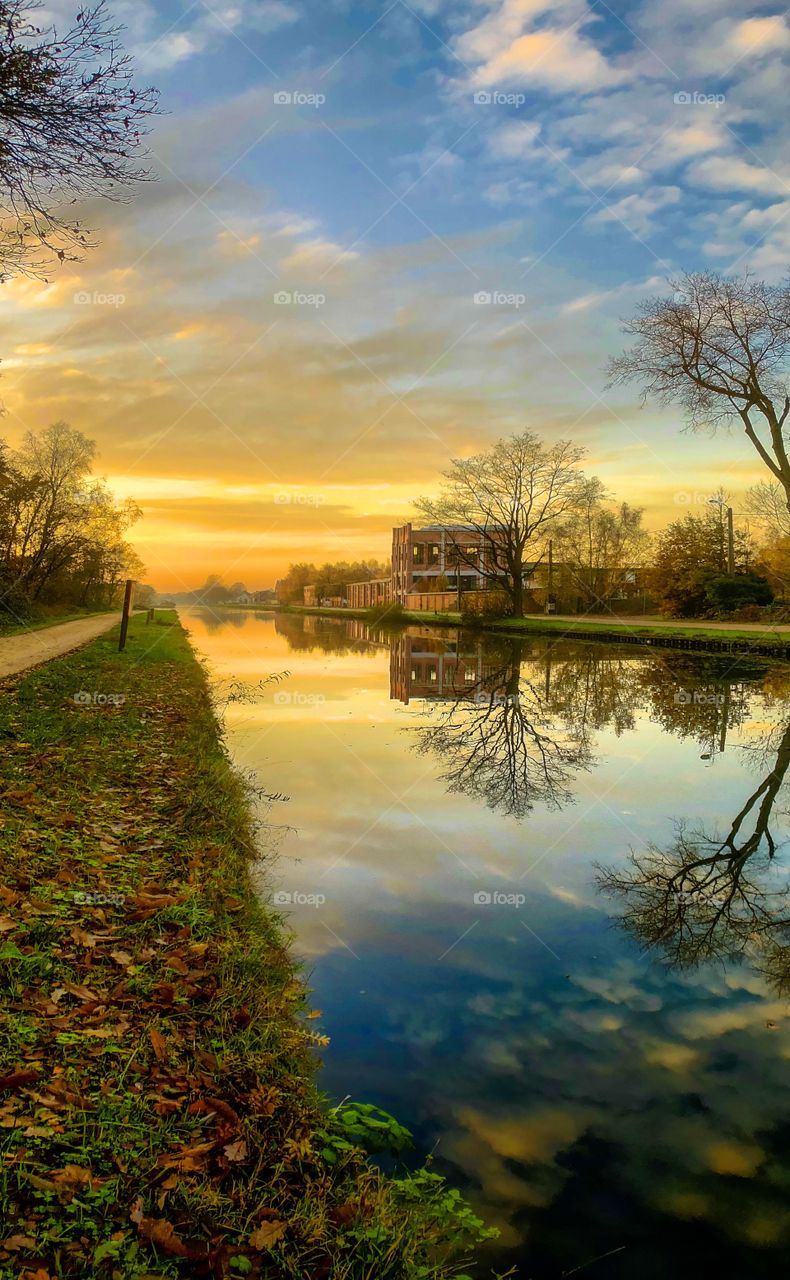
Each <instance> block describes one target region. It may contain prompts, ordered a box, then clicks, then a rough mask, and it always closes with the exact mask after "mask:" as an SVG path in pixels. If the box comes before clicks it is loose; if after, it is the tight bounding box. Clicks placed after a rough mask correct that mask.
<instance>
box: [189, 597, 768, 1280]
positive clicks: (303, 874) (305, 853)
mask: <svg viewBox="0 0 790 1280" xmlns="http://www.w3.org/2000/svg"><path fill="white" fill-rule="evenodd" d="M188 625H189V627H190V629H191V630H192V633H193V636H194V639H195V642H196V644H197V646H198V648H199V649H201V650H202V651H203V652H205V653H206V654H207V655H208V657H209V659H210V662H211V664H212V666H213V669H214V671H215V673H216V674H217V675H219V676H223V675H232V676H234V677H239V678H243V679H246V680H258V679H261V678H262V677H264V676H266V675H268V674H270V673H272V672H285V671H288V672H289V673H290V674H289V675H288V677H287V678H286V679H283V681H282V682H281V683H280V684H278V685H272V686H268V687H267V688H266V690H265V693H264V696H263V698H262V699H261V700H260V701H259V702H257V703H255V704H233V705H231V707H230V708H229V710H228V713H227V724H228V732H229V740H230V745H231V749H232V751H233V754H234V757H235V758H236V760H237V761H238V762H239V763H240V764H241V765H242V766H245V767H253V768H254V769H255V770H256V772H257V776H258V780H259V781H260V783H261V785H263V786H264V787H265V789H266V790H267V791H268V792H282V793H285V794H287V795H288V796H289V797H290V800H289V802H288V803H287V804H286V805H283V806H282V807H281V808H277V809H275V817H274V819H273V820H275V821H278V822H282V823H288V824H292V826H293V828H294V829H293V830H292V831H289V832H288V834H287V835H286V837H285V839H284V841H283V845H282V850H281V855H280V858H279V860H278V861H277V863H276V865H275V866H274V867H273V868H269V869H268V870H267V871H266V873H265V889H264V891H265V892H266V893H267V894H269V893H271V892H272V891H273V890H278V891H280V892H286V893H289V894H291V895H292V897H294V896H296V895H305V897H307V896H309V895H321V896H322V897H323V898H325V901H324V902H323V903H321V904H320V905H319V906H315V905H312V904H311V903H309V902H307V901H303V900H299V901H295V902H292V904H291V906H290V907H289V908H288V910H289V912H290V922H291V924H292V926H293V928H294V931H295V933H296V939H297V947H298V949H299V951H300V952H301V953H302V954H303V955H304V956H305V957H306V958H307V961H308V964H309V967H310V972H311V983H312V985H313V987H314V990H315V1000H316V1003H317V1004H318V1005H319V1006H320V1007H321V1009H322V1010H323V1023H322V1026H323V1028H324V1029H325V1030H326V1032H327V1034H329V1035H330V1036H331V1039H332V1045H331V1048H330V1049H329V1050H328V1051H327V1053H326V1059H325V1060H326V1065H325V1069H324V1075H323V1081H324V1085H325V1087H326V1088H327V1089H328V1090H329V1091H330V1092H331V1093H332V1094H334V1095H336V1096H343V1095H345V1094H351V1095H353V1096H362V1097H365V1098H368V1099H370V1100H375V1101H377V1102H378V1103H380V1104H381V1105H383V1106H386V1107H388V1108H390V1109H391V1110H393V1111H394V1112H396V1114H398V1115H399V1117H400V1118H401V1119H403V1120H404V1121H405V1122H406V1123H407V1124H410V1126H411V1127H413V1128H414V1129H415V1132H416V1134H417V1136H418V1139H419V1141H420V1143H421V1145H422V1146H423V1147H424V1148H428V1147H433V1146H434V1144H438V1146H437V1158H438V1159H439V1161H440V1164H447V1165H448V1166H450V1167H451V1168H452V1176H453V1178H454V1179H455V1180H456V1181H457V1182H458V1183H459V1184H461V1185H465V1186H466V1188H467V1192H468V1194H469V1195H470V1196H471V1198H472V1199H473V1200H474V1201H475V1203H476V1204H478V1205H480V1207H481V1208H482V1209H483V1210H484V1213H485V1216H486V1217H487V1218H488V1219H489V1220H490V1221H493V1222H496V1223H497V1224H498V1225H499V1226H500V1227H501V1228H502V1231H503V1235H502V1244H503V1246H504V1247H505V1248H506V1249H512V1250H513V1252H512V1253H510V1254H508V1256H507V1259H506V1260H507V1263H508V1265H509V1264H511V1263H513V1262H514V1261H515V1262H517V1263H518V1265H519V1267H520V1268H523V1270H520V1271H519V1273H518V1274H520V1275H521V1274H523V1275H524V1276H527V1275H528V1276H531V1277H536V1278H537V1277H544V1276H545V1277H547V1278H548V1277H555V1276H559V1275H560V1274H561V1272H562V1271H563V1270H569V1269H570V1268H571V1267H575V1266H580V1265H581V1264H582V1263H584V1262H586V1261H588V1260H589V1259H591V1258H594V1257H596V1256H598V1255H600V1254H605V1253H607V1252H609V1251H610V1250H615V1249H617V1250H620V1249H621V1246H625V1248H624V1249H622V1250H621V1251H620V1252H618V1253H613V1254H611V1256H610V1257H609V1258H608V1259H606V1260H605V1261H602V1262H600V1263H596V1264H595V1266H594V1267H591V1268H588V1274H590V1275H605V1276H613V1277H618V1278H620V1277H630V1276H635V1275H637V1274H638V1275H639V1276H640V1280H641V1277H645V1280H650V1278H651V1277H664V1276H667V1277H668V1276H673V1277H674V1276H676V1275H686V1274H691V1270H692V1267H693V1265H695V1264H694V1259H695V1258H697V1257H698V1258H699V1259H700V1261H699V1266H701V1268H702V1269H701V1270H698V1274H701V1275H708V1274H710V1275H717V1276H730V1275H732V1276H735V1275H738V1276H745V1275H750V1276H751V1275H766V1276H767V1275H771V1276H774V1275H776V1274H778V1271H777V1268H779V1269H780V1270H781V1264H787V1262H788V1261H790V1208H788V1207H787V1196H786V1187H787V1183H788V1180H790V1164H788V1160H787V1155H786V1152H785V1149H784V1148H785V1145H786V1137H787V1136H788V1135H790V1091H788V1088H787V1085H786V1083H785V1081H786V1076H787V1064H788V1058H790V1023H788V1022H787V1019H786V1013H787V1005H786V1002H785V1001H784V1000H780V999H777V998H776V997H775V996H773V995H772V994H771V993H770V992H769V991H768V990H767V988H766V986H765V984H764V983H763V981H762V980H761V979H759V978H758V977H756V976H755V975H754V974H753V973H750V971H749V970H748V967H747V966H746V964H745V963H744V962H739V963H737V964H736V963H734V964H733V965H732V966H731V967H730V968H728V969H727V970H723V969H719V968H713V967H707V968H703V969H698V970H695V971H690V972H686V973H683V974H677V973H670V972H668V971H667V970H666V969H665V968H664V967H663V966H662V964H661V963H660V962H659V960H658V959H657V958H655V957H651V956H645V955H642V954H640V952H639V950H638V948H637V946H636V944H635V943H633V942H632V941H630V940H629V939H628V938H626V937H625V935H624V934H623V933H622V932H621V931H620V930H619V929H617V928H616V926H615V925H613V923H612V922H611V920H610V917H609V914H608V910H607V908H608V904H607V903H606V902H605V901H604V900H602V899H601V898H599V897H597V896H596V891H595V886H594V882H593V879H594V865H593V864H595V863H596V862H602V863H608V864H611V863H618V862H622V861H623V860H624V859H625V857H626V856H627V854H628V850H629V847H633V848H639V847H640V846H642V847H643V846H644V843H645V842H647V841H651V840H653V841H656V842H657V843H661V842H663V843H665V844H667V843H669V841H670V840H671V838H672V822H673V819H676V818H679V817H684V818H687V819H688V820H689V821H690V822H697V821H704V822H705V824H706V825H707V826H708V827H716V826H717V825H718V826H719V827H720V828H726V826H727V825H728V822H729V820H731V818H732V816H733V815H734V813H735V811H736V809H737V808H738V807H740V804H741V803H742V802H743V799H744V798H745V797H746V796H747V795H748V794H749V793H750V792H751V791H752V790H753V788H754V785H755V774H754V771H753V770H749V771H747V769H746V768H745V764H744V758H743V753H742V752H740V751H739V750H738V749H737V746H738V743H739V742H746V741H749V740H751V739H752V738H753V736H754V734H753V731H752V729H751V727H750V725H749V723H747V724H745V725H744V726H743V727H742V728H741V729H739V730H731V731H730V734H729V737H728V741H727V747H726V750H725V751H724V753H723V754H720V755H717V757H716V759H715V762H714V763H713V764H710V763H706V762H705V761H704V760H702V759H701V758H700V757H701V755H702V754H703V753H704V752H705V751H706V744H705V743H702V744H700V742H698V741H697V740H696V739H695V738H694V737H693V736H689V737H685V738H683V737H682V736H680V734H679V732H675V733H673V734H670V733H667V732H665V731H664V730H662V729H661V728H659V726H658V725H657V724H651V723H650V722H649V720H648V718H647V715H646V714H645V713H644V712H640V711H638V710H637V713H636V717H635V728H634V730H633V731H626V732H625V733H623V734H622V735H621V736H620V737H617V736H616V735H615V734H614V733H613V732H612V731H611V730H610V729H608V728H603V729H601V730H598V731H596V732H595V733H594V735H593V747H594V750H593V765H592V768H591V769H590V770H589V771H586V772H584V771H583V772H579V773H577V774H576V776H575V777H574V778H573V780H572V790H573V792H574V797H575V801H574V803H573V804H572V805H571V806H570V807H567V808H565V809H564V810H563V811H561V812H546V811H545V810H541V808H539V807H536V809H535V810H534V811H533V812H532V813H531V814H529V815H528V816H527V817H526V819H525V820H524V821H522V822H518V821H516V820H515V819H507V818H503V817H501V816H499V815H497V814H496V813H494V812H491V811H490V810H488V809H486V808H485V807H484V806H483V805H482V804H480V803H479V802H474V801H472V800H471V799H470V798H469V797H468V796H465V795H457V794H454V795H450V794H448V793H447V791H446V789H445V787H444V786H443V784H442V783H440V782H439V781H437V774H438V773H439V772H441V766H440V763H439V762H438V761H436V760H435V759H432V758H431V757H430V756H420V755H417V754H416V753H415V752H414V751H413V750H411V749H410V747H411V743H412V738H411V737H410V732H411V733H413V731H414V728H415V725H416V724H418V723H421V717H422V716H423V715H424V712H425V703H416V702H413V703H412V704H411V705H410V706H409V707H403V706H402V705H401V704H400V703H398V702H394V701H390V698H389V658H388V653H387V651H386V649H383V648H380V647H379V648H375V649H371V650H370V652H367V653H358V652H349V653H336V652H322V651H321V649H320V648H313V649H312V650H306V649H302V650H297V649H292V648H291V647H290V646H289V645H288V643H287V642H286V639H285V638H284V637H283V636H282V635H279V634H277V633H276V632H275V629H274V624H273V623H272V622H270V621H266V622H264V621H262V620H260V619H258V620H255V621H254V622H253V621H252V620H251V621H250V624H249V625H247V626H243V627H241V628H235V627H234V628H221V629H219V630H215V631H214V632H213V633H212V634H209V633H208V632H207V630H206V628H205V626H204V625H203V623H202V621H201V620H200V617H199V615H197V614H190V615H189V618H188ZM293 625H294V626H295V627H297V628H298V627H299V626H300V625H301V624H300V622H299V621H298V620H294V622H293ZM645 661H648V659H647V658H646V659H645ZM649 661H651V662H653V661H655V662H658V663H659V664H660V659H656V658H655V657H654V656H653V655H651V656H650V658H649ZM526 670H527V669H526V667H525V672H526ZM750 696H751V699H752V704H753V705H752V710H753V713H754V721H755V722H759V723H760V724H761V725H764V724H765V723H766V722H770V719H771V716H770V708H769V707H768V705H767V704H766V703H765V702H764V701H763V699H762V698H761V696H760V692H759V685H757V686H755V692H754V694H753V695H750ZM678 723H681V722H680V721H679V722H678ZM759 776H763V774H759ZM262 888H264V886H263V885H262ZM497 891H498V892H500V893H503V894H511V895H512V894H520V895H523V896H524V901H523V903H521V904H520V905H514V904H508V903H502V904H501V905H496V904H491V905H478V904H477V903H475V901H474V895H475V894H476V893H480V892H486V893H494V892H497Z"/></svg>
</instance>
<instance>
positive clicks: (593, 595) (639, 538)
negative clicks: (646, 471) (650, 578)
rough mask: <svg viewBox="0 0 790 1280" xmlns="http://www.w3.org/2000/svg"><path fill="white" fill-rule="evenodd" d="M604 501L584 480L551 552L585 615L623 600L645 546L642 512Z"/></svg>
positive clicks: (599, 488) (597, 487) (594, 483)
mask: <svg viewBox="0 0 790 1280" xmlns="http://www.w3.org/2000/svg"><path fill="white" fill-rule="evenodd" d="M608 496H609V495H608V494H607V493H606V490H605V488H604V486H603V484H602V483H601V481H600V480H598V479H597V478H593V479H592V480H589V481H588V483H587V485H586V487H585V490H584V494H583V497H582V501H581V503H580V504H579V506H578V508H577V509H576V510H575V511H574V512H572V513H571V515H570V518H569V519H568V520H567V521H566V522H565V525H564V527H563V528H562V530H561V532H560V536H559V540H558V544H557V546H556V547H555V554H557V553H558V555H559V559H560V560H561V563H562V573H563V574H564V575H565V576H566V577H567V578H568V579H569V580H570V581H569V584H568V585H569V586H572V587H573V589H574V590H575V591H576V593H577V594H578V596H579V597H580V598H581V602H582V604H583V606H584V607H585V608H586V609H605V608H606V607H607V606H608V602H609V601H610V600H611V599H612V598H613V597H615V598H617V597H622V595H623V594H624V588H626V587H627V586H628V584H629V581H630V580H631V579H629V574H631V572H632V571H633V569H634V568H635V567H637V566H641V565H642V564H643V563H644V557H645V552H646V550H647V546H648V544H649V542H650V535H649V534H648V533H647V530H645V529H643V528H642V508H641V507H631V506H629V505H628V503H627V502H621V503H620V504H619V505H618V506H616V507H614V508H612V507H611V506H609V505H606V503H607V499H608Z"/></svg>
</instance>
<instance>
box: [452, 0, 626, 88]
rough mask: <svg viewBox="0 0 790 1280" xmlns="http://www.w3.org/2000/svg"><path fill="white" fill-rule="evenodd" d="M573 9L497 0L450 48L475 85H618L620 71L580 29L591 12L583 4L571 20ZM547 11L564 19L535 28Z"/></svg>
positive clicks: (555, 16)
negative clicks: (496, 5)
mask: <svg viewBox="0 0 790 1280" xmlns="http://www.w3.org/2000/svg"><path fill="white" fill-rule="evenodd" d="M576 8H577V6H575V5H574V6H572V5H570V4H565V5H563V4H560V5H559V6H547V5H545V4H544V3H539V2H533V0H502V2H501V3H500V5H499V8H498V9H495V10H494V11H493V12H491V13H489V14H488V15H487V16H486V17H485V18H484V19H483V20H482V21H481V22H480V23H478V25H477V26H476V27H473V28H471V29H470V30H469V31H467V32H465V33H464V34H463V35H462V36H460V37H459V38H458V39H457V41H456V45H455V52H456V53H457V55H458V57H459V58H460V59H461V60H462V61H463V62H464V63H467V64H472V82H473V84H474V85H475V86H487V85H495V86H499V87H522V88H523V87H525V86H530V87H531V86H535V85H540V86H543V87H545V88H547V89H550V90H552V91H555V92H556V91H561V90H564V89H572V90H573V91H575V92H580V91H584V90H593V89H601V88H604V87H610V86H613V85H615V84H617V83H619V82H620V81H621V80H622V79H623V78H624V76H625V71H624V70H621V69H619V68H618V67H617V66H616V65H614V64H613V63H612V62H610V61H609V60H608V59H607V57H606V56H605V54H604V53H602V52H601V50H600V49H599V48H597V47H596V45H595V44H594V43H593V42H592V41H591V40H590V39H588V37H587V36H586V35H585V34H583V33H582V32H581V31H580V27H581V26H582V25H583V24H585V23H589V21H590V19H591V15H590V13H589V11H588V10H587V9H586V6H585V7H584V8H583V9H581V11H579V12H577V16H576V17H575V20H574V19H573V17H572V11H573V10H574V9H576ZM558 10H559V13H558ZM563 11H564V12H563ZM547 12H550V13H551V14H552V17H554V18H555V19H556V18H557V17H558V16H559V17H566V18H568V19H569V20H568V21H565V22H564V23H562V24H558V25H547V24H545V23H543V22H541V25H539V26H538V25H537V21H538V20H539V19H543V18H545V16H546V13H547Z"/></svg>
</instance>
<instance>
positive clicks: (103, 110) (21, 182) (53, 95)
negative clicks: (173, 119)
mask: <svg viewBox="0 0 790 1280" xmlns="http://www.w3.org/2000/svg"><path fill="white" fill-rule="evenodd" d="M39 8H40V5H39V3H38V0H5V2H0V278H2V279H6V278H8V276H10V275H12V274H14V273H15V272H19V271H22V272H27V273H29V274H33V275H40V274H41V273H42V272H43V271H44V270H45V269H46V266H47V264H48V263H49V262H51V261H52V260H53V259H59V260H60V261H64V260H66V259H69V260H71V259H75V258H78V257H79V256H80V255H81V253H82V251H83V250H84V249H85V248H86V247H88V246H89V245H90V243H91V232H90V230H89V229H88V228H86V227H85V226H84V225H83V224H82V222H81V221H80V220H79V218H75V216H74V205H75V204H76V202H77V201H79V200H84V199H87V198H89V197H94V196H102V197H105V198H109V199H111V200H118V199H121V198H123V193H124V189H125V188H126V187H128V186H129V185H130V184H131V183H135V182H139V181H142V180H144V179H146V178H147V177H148V176H149V174H148V171H147V169H146V168H145V167H144V165H143V163H142V159H143V137H144V135H145V133H146V131H147V122H148V119H149V118H150V116H152V115H153V114H154V113H155V112H156V98H157V95H156V90H154V89H152V88H144V89H137V88H135V87H134V85H133V83H132V62H131V58H130V57H129V55H128V54H126V53H125V52H124V51H123V48H122V46H121V45H120V43H119V36H120V32H121V28H120V27H118V26H115V25H113V22H112V19H111V18H110V17H109V15H108V13H107V10H106V8H105V4H104V0H100V2H99V3H98V4H96V5H94V6H93V7H91V8H85V9H82V10H81V11H80V12H78V13H77V15H76V18H75V20H74V25H73V26H72V27H70V28H69V29H68V30H67V31H65V32H64V33H63V34H60V35H59V33H58V32H57V31H56V29H55V28H54V27H51V26H50V27H43V28H42V27H39V26H37V25H36V22H35V18H36V14H37V12H38V10H39Z"/></svg>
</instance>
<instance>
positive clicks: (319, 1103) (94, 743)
mask: <svg viewBox="0 0 790 1280" xmlns="http://www.w3.org/2000/svg"><path fill="white" fill-rule="evenodd" d="M159 622H160V625H153V626H151V625H149V626H146V625H145V623H144V621H143V619H142V618H134V619H133V620H132V623H131V627H130V634H129V643H128V647H127V649H126V651H125V653H124V654H122V655H119V654H118V653H117V652H116V651H115V645H116V636H115V634H114V633H110V634H109V636H107V637H102V638H101V639H99V640H97V641H95V642H93V643H92V644H91V645H89V646H88V647H87V648H85V649H84V650H82V651H80V652H79V653H77V654H72V655H70V656H69V657H68V658H65V659H62V660H59V661H56V662H52V663H50V664H48V665H47V666H45V667H41V668H38V669H36V670H35V671H32V672H30V673H28V674H27V675H26V676H24V677H18V678H16V679H15V680H14V681H13V682H6V685H5V687H4V695H5V696H4V697H3V699H2V706H1V707H0V736H2V738H3V741H4V744H5V745H4V751H3V753H2V756H0V787H2V793H3V802H4V815H5V816H4V821H3V825H2V828H1V829H0V843H1V847H2V857H3V866H4V875H3V879H2V882H1V883H0V1008H1V1009H2V1013H0V1224H2V1225H0V1276H2V1277H4V1278H5V1277H9V1278H10V1277H15V1278H16V1277H24V1278H25V1280H54V1277H70V1276H80V1277H85V1276H96V1277H106V1278H107V1280H153V1278H154V1277H163V1278H165V1277H181V1276H222V1277H233V1276H243V1275H251V1276H254V1277H258V1276H260V1277H271V1278H272V1280H273V1278H274V1277H278V1278H281V1277H287V1278H292V1280H297V1278H298V1280H305V1278H306V1277H310V1278H311V1280H329V1278H336V1280H396V1278H400V1277H402V1278H403V1280H441V1278H444V1277H449V1276H458V1275H460V1273H461V1271H462V1270H463V1264H462V1263H461V1262H460V1261H456V1259H458V1258H459V1257H461V1256H462V1255H463V1253H464V1252H465V1251H467V1252H468V1250H469V1249H471V1248H472V1247H473V1245H474V1243H475V1242H476V1241H477V1240H479V1239H482V1238H484V1237H485V1234H486V1233H485V1231H484V1230H483V1229H482V1225H481V1224H480V1223H479V1222H478V1221H477V1220H476V1219H475V1218H474V1217H473V1215H472V1214H471V1211H470V1210H469V1209H468V1208H467V1207H466V1206H465V1205H464V1204H463V1202H462V1201H461V1200H460V1198H458V1196H457V1193H456V1192H453V1191H448V1189H447V1188H446V1186H445V1185H444V1183H443V1182H442V1180H441V1179H440V1178H439V1177H438V1176H437V1175H436V1174H434V1173H433V1172H431V1171H428V1170H420V1171H418V1172H417V1173H415V1174H404V1175H403V1176H393V1177H385V1176H384V1175H383V1174H381V1173H380V1172H379V1171H378V1170H377V1169H375V1168H374V1167H373V1166H372V1165H370V1164H369V1162H368V1160H367V1156H366V1153H367V1152H369V1151H371V1150H374V1149H376V1148H378V1149H381V1148H382V1147H384V1146H386V1145H391V1146H394V1147H398V1146H399V1145H401V1144H402V1142H403V1141H404V1138H405V1136H406V1135H405V1131H403V1130H402V1129H401V1128H400V1126H398V1125H397V1124H396V1123H395V1122H394V1121H393V1120H392V1119H391V1118H389V1117H387V1116H386V1115H385V1114H384V1113H380V1112H377V1111H376V1109H375V1108H374V1107H372V1106H370V1105H362V1106H360V1105H357V1106H352V1105H350V1104H347V1105H346V1106H343V1107H336V1108H330V1107H328V1105H327V1104H326V1102H325V1101H324V1100H322V1098H321V1097H320V1095H319V1094H318V1092H317V1089H316V1087H315V1084H314V1069H315V1047H316V1046H320V1045H321V1044H324V1043H326V1040H325V1038H324V1037H323V1036H322V1035H321V1034H320V1033H319V1032H318V1031H316V1029H315V1028H316V1026H317V1023H316V1021H315V1020H314V1019H315V1017H316V1015H315V1014H313V1013H311V1012H310V1010H309V1007H308V1006H307V1004H306V999H307V997H306V992H305V988H304V986H303V984H302V983H301V981H300V980H299V978H298V976H297V975H296V974H295V972H294V964H293V960H292V957H291V955H290V954H289V951H288V946H287V938H286V937H285V935H284V934H283V931H282V928H281V924H280V921H279V919H278V917H277V916H276V915H274V914H273V913H271V912H270V911H268V910H267V909H266V908H264V907H263V906H262V905H261V903H260V902H259V900H258V899H257V898H256V896H255V894H254V892H253V890H252V887H251V882H250V875H249V865H250V857H251V856H255V855H254V850H253V849H252V830H251V820H250V815H249V808H248V803H247V796H246V793H245V789H244V786H243V783H242V782H241V781H240V779H239V778H238V776H237V775H236V774H235V773H234V771H233V770H232V768H231V767H230V764H229V762H228V759H227V757H226V755H225V752H224V749H223V747H222V743H221V737H220V735H219V734H218V726H217V722H216V719H215V716H214V712H213V710H212V707H211V703H210V698H209V692H208V687H207V683H206V680H205V676H204V673H203V670H202V668H201V667H200V665H199V664H198V662H197V661H196V660H195V658H194V656H193V654H192V651H191V649H190V647H189V644H188V641H187V639H186V636H185V633H184V632H183V630H182V629H181V627H180V626H179V625H178V622H177V620H176V618H175V615H174V614H169V615H164V616H161V615H160V619H159ZM78 691H82V692H83V698H82V702H75V699H74V695H75V693H77V692H78ZM85 694H90V695H91V696H90V699H89V700H87V699H86V698H85ZM108 695H111V696H110V697H108Z"/></svg>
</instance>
